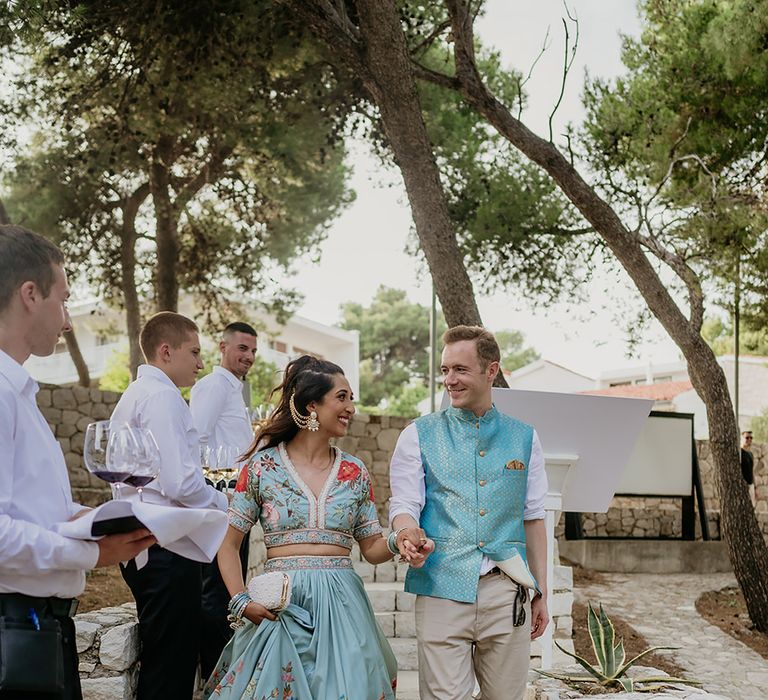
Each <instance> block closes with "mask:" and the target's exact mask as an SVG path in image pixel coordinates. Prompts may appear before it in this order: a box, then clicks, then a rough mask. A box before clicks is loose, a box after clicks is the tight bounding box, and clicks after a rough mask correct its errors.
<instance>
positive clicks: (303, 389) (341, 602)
mask: <svg viewBox="0 0 768 700" xmlns="http://www.w3.org/2000/svg"><path fill="white" fill-rule="evenodd" d="M278 389H279V390H280V391H281V399H280V403H279V405H278V407H277V409H276V410H275V412H274V413H273V414H272V416H271V418H270V419H269V421H268V422H267V424H266V425H265V426H264V427H263V428H262V429H261V430H260V431H259V433H258V434H257V436H256V440H255V441H254V445H253V446H252V448H251V449H250V450H249V452H248V454H247V460H246V463H245V466H244V467H243V468H242V471H241V472H240V477H239V479H238V481H237V486H236V487H235V493H234V496H233V498H232V503H231V504H230V508H229V528H228V530H227V535H226V537H225V539H224V543H223V544H222V546H221V549H220V550H219V554H218V562H219V567H220V569H221V573H222V578H223V579H224V582H225V583H226V585H227V589H228V590H229V593H230V595H232V596H233V600H235V599H236V596H237V594H241V592H242V591H244V590H245V584H244V581H243V578H242V572H241V568H240V560H239V556H238V552H239V549H240V543H241V542H242V539H243V537H244V536H245V535H246V534H247V533H248V531H249V530H250V529H251V527H253V525H254V524H255V523H256V522H257V520H258V521H259V522H261V524H262V527H263V528H264V543H265V545H266V547H267V562H266V565H265V567H264V570H265V571H285V572H288V573H289V575H290V576H291V585H292V591H291V603H290V605H289V606H288V607H287V608H286V609H285V610H284V611H282V612H280V613H278V614H277V615H275V614H273V613H272V612H270V611H269V610H267V609H266V608H264V607H263V606H262V605H259V604H258V603H256V602H253V601H250V602H248V604H247V606H246V607H245V609H244V612H243V613H242V617H243V622H244V624H243V626H242V627H240V628H239V629H237V630H236V632H235V634H234V636H233V638H232V640H231V641H230V642H229V643H228V644H227V646H226V647H225V648H224V651H223V652H222V655H221V658H220V659H219V662H218V663H217V665H216V668H215V669H214V672H213V674H212V675H211V677H210V679H209V680H208V682H207V684H206V687H205V691H204V693H205V697H206V698H208V699H209V700H211V699H214V700H215V699H222V700H250V699H251V698H252V699H253V700H262V699H266V698H280V699H281V700H286V699H288V698H291V699H293V700H390V699H392V698H394V697H395V688H396V685H397V660H396V659H395V657H394V654H393V653H392V649H391V648H390V646H389V644H388V642H387V640H386V638H385V637H384V634H383V633H382V631H381V629H380V628H379V626H378V624H377V622H376V620H375V618H374V614H373V609H372V608H371V604H370V601H369V600H368V597H367V595H366V594H365V589H364V588H363V582H362V580H361V579H360V577H359V576H358V575H357V574H356V573H355V571H354V569H353V568H352V562H351V560H350V558H349V551H350V549H351V548H352V545H353V542H354V541H357V542H358V543H359V546H360V551H361V552H362V554H363V556H364V557H365V559H366V560H367V561H369V562H371V563H372V564H380V563H382V562H385V561H388V560H390V559H392V556H393V554H392V553H391V551H390V549H389V547H388V546H387V540H386V539H385V538H384V537H383V536H382V532H381V525H380V524H379V520H378V517H377V515H376V506H375V504H374V496H373V488H372V486H371V480H370V477H369V475H368V472H367V471H366V468H365V466H364V465H363V463H362V462H361V461H360V460H359V459H357V458H356V457H354V456H352V455H350V454H347V453H345V452H342V451H341V450H339V449H338V448H335V447H330V445H329V440H330V439H331V438H334V437H342V436H343V435H346V433H347V429H348V426H349V423H350V421H351V419H352V415H353V414H354V410H355V409H354V404H353V396H352V391H351V389H350V386H349V382H347V380H346V378H345V377H344V374H343V372H342V370H341V368H340V367H338V366H337V365H335V364H333V363H331V362H327V361H324V360H319V359H317V358H314V357H310V356H306V355H305V356H303V357H300V358H298V359H297V360H294V361H293V362H291V363H290V364H289V365H288V367H287V368H286V370H285V375H284V380H283V383H282V385H281V386H280V387H278ZM417 534H420V535H421V536H423V532H422V533H417ZM411 539H416V536H414V537H413V538H411ZM417 545H419V547H418V548H417ZM390 546H393V543H392V542H390ZM432 547H433V544H432V542H431V541H429V540H427V541H426V543H425V542H424V541H423V540H422V541H421V542H417V544H416V545H415V544H413V543H412V542H411V541H409V539H405V541H403V542H402V543H401V547H400V553H401V554H403V555H404V556H405V557H406V558H407V559H408V560H409V561H410V563H411V565H412V566H420V565H421V564H422V563H423V561H424V557H425V556H426V555H427V554H428V552H429V551H431V549H432ZM235 607H237V606H235Z"/></svg>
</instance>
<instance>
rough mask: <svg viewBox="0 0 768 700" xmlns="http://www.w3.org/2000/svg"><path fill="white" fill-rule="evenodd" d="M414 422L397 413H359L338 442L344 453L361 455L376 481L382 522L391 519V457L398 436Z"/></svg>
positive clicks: (377, 508) (375, 488)
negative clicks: (374, 414) (385, 414)
mask: <svg viewBox="0 0 768 700" xmlns="http://www.w3.org/2000/svg"><path fill="white" fill-rule="evenodd" d="M410 422H411V421H410V420H409V419H408V418H400V417H398V416H369V415H366V414H364V413H357V414H355V417H354V418H353V420H352V424H351V425H350V426H349V432H348V433H347V435H346V436H345V437H343V438H340V439H339V440H337V442H336V444H337V445H338V446H339V447H340V448H341V449H342V450H344V451H345V452H349V453H350V454H353V455H355V456H356V457H359V458H360V459H361V460H362V461H363V463H364V464H365V466H366V468H367V469H368V472H369V473H370V475H371V479H372V480H373V492H374V495H375V496H376V510H377V511H378V514H379V520H381V523H382V525H386V524H387V523H388V522H389V499H390V496H391V495H392V492H391V491H390V489H389V460H390V459H391V457H392V453H393V452H394V450H395V445H396V444H397V438H398V437H400V433H401V431H402V430H403V428H405V426H406V425H408V423H410Z"/></svg>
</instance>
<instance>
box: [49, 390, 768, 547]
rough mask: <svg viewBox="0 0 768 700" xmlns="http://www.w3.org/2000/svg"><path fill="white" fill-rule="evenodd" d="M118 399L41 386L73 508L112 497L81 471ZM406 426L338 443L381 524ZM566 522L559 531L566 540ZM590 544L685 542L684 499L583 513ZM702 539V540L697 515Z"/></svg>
mask: <svg viewBox="0 0 768 700" xmlns="http://www.w3.org/2000/svg"><path fill="white" fill-rule="evenodd" d="M119 398H120V396H119V394H116V393H114V392H111V391H101V390H99V389H85V388H83V387H58V386H53V385H43V386H42V387H41V389H40V392H39V393H38V395H37V401H38V405H39V406H40V408H41V410H42V412H43V415H44V416H45V418H46V420H47V421H48V423H49V424H50V426H51V429H52V430H53V431H54V434H55V435H56V438H57V439H58V440H59V442H60V443H61V448H62V450H63V452H64V459H65V461H66V463H67V468H68V469H69V478H70V482H71V484H72V492H73V497H74V499H75V501H77V502H78V503H83V504H84V505H97V504H99V503H102V502H103V501H105V500H107V499H108V498H109V497H110V492H109V487H108V486H107V485H106V484H105V483H104V482H102V481H101V480H99V479H97V478H96V477H94V476H92V475H91V474H89V473H88V471H87V470H86V468H85V466H84V465H83V437H84V435H85V428H86V426H87V425H88V423H90V422H92V421H94V420H103V419H107V418H109V416H110V415H111V413H112V410H113V409H114V407H115V404H116V403H117V401H118V399H119ZM408 423H409V420H408V419H405V418H399V417H396V416H369V415H366V414H360V413H358V414H356V415H355V417H354V420H353V421H352V424H351V425H350V428H349V433H348V434H347V436H346V437H344V438H341V439H340V440H338V443H337V444H338V445H339V447H341V449H343V450H346V451H347V452H350V453H352V454H354V455H357V456H358V457H359V458H360V459H362V460H363V462H364V463H365V465H366V467H367V468H368V471H369V472H370V474H371V478H372V480H373V488H374V493H375V495H376V507H377V509H378V514H379V519H380V520H381V522H382V524H386V523H387V521H388V507H389V498H390V495H391V493H390V489H389V460H390V458H391V456H392V452H393V450H394V448H395V444H396V443H397V438H398V436H399V435H400V432H401V431H402V429H403V428H404V427H405V426H406V425H407V424H408ZM696 447H697V452H698V456H699V466H700V469H701V478H702V485H703V491H704V499H705V503H706V506H707V513H708V516H709V530H710V534H711V536H712V537H714V538H719V536H720V499H719V496H718V494H717V489H716V487H715V481H714V466H713V464H712V457H711V454H710V450H709V443H708V442H707V441H697V444H696ZM752 452H753V454H754V457H755V482H756V486H757V496H758V501H757V507H756V512H757V517H758V521H759V522H760V525H761V527H762V530H763V532H764V533H765V535H766V536H767V537H768V445H755V446H754V448H753V450H752ZM563 522H564V521H563V519H561V522H560V525H559V527H558V530H557V535H558V537H561V536H562V534H563V527H564V525H563ZM582 523H583V527H584V532H585V534H586V535H587V536H599V537H606V536H608V537H679V536H680V534H681V529H682V516H681V509H680V499H679V498H637V497H626V496H622V497H616V498H614V499H613V501H612V502H611V506H610V508H609V509H608V512H607V513H585V514H583V517H582ZM696 532H697V537H698V538H700V536H701V534H700V528H699V521H698V514H697V519H696Z"/></svg>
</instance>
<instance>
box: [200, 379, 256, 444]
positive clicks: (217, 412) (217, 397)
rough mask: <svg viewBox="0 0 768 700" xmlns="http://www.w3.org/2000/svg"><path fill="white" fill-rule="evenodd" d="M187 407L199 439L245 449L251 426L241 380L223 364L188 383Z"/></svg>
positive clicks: (249, 440)
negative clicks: (197, 379)
mask: <svg viewBox="0 0 768 700" xmlns="http://www.w3.org/2000/svg"><path fill="white" fill-rule="evenodd" d="M189 408H190V410H191V411H192V419H193V420H194V422H195V428H197V433H198V435H199V437H200V440H201V441H203V442H207V443H208V444H209V445H211V446H213V445H234V446H235V447H237V449H238V450H240V454H242V453H243V452H245V451H246V450H247V449H248V448H249V447H250V446H251V443H252V442H253V429H252V428H251V421H250V418H249V417H248V409H247V408H246V406H245V399H244V398H243V382H242V381H241V380H240V379H238V378H237V377H236V376H235V375H234V374H232V372H230V371H229V370H228V369H224V368H223V367H214V368H213V372H211V373H210V374H209V375H207V376H205V377H203V378H202V379H201V380H200V381H199V382H197V384H195V385H194V386H193V387H192V393H191V395H190V397H189Z"/></svg>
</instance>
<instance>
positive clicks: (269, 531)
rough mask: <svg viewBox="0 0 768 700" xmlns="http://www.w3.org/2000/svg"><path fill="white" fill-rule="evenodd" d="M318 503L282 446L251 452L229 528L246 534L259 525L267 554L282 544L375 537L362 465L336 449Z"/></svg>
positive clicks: (375, 525) (231, 508) (378, 527)
mask: <svg viewBox="0 0 768 700" xmlns="http://www.w3.org/2000/svg"><path fill="white" fill-rule="evenodd" d="M334 449H335V450H336V459H335V460H334V462H333V465H332V467H331V470H330V473H329V474H328V478H327V479H326V482H325V486H324V487H323V490H322V492H321V493H320V497H319V498H315V495H314V494H313V493H312V490H311V489H310V488H309V487H308V486H307V485H306V484H305V483H304V481H303V480H302V479H301V477H300V476H299V474H298V472H297V471H296V468H295V467H294V466H293V464H292V463H291V460H290V458H289V457H288V452H287V450H286V449H285V444H284V443H281V444H280V445H278V446H277V447H270V448H268V449H266V450H261V451H259V452H256V453H255V454H254V455H253V456H252V457H251V459H250V460H249V461H248V463H247V464H245V465H244V466H243V468H242V470H241V471H240V477H239V478H238V480H237V486H236V487H235V493H234V496H233V497H232V502H231V503H230V506H229V524H230V525H231V526H232V527H234V528H236V529H237V530H240V531H241V532H246V533H247V532H248V531H249V530H250V529H251V528H252V527H253V526H254V524H255V523H256V521H257V520H258V521H260V522H261V525H262V527H263V528H264V544H265V545H266V547H267V549H269V548H270V547H278V546H280V545H287V544H332V545H339V546H341V547H346V548H347V549H352V545H353V543H354V540H362V539H365V538H366V537H371V536H372V535H376V534H379V533H380V532H381V525H380V523H379V519H378V516H377V514H376V504H375V503H374V498H373V487H372V485H371V478H370V476H369V474H368V470H367V469H366V468H365V465H364V464H363V463H362V462H361V461H360V460H359V459H357V457H353V456H352V455H350V454H347V453H346V452H342V451H341V450H340V449H338V448H334Z"/></svg>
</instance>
